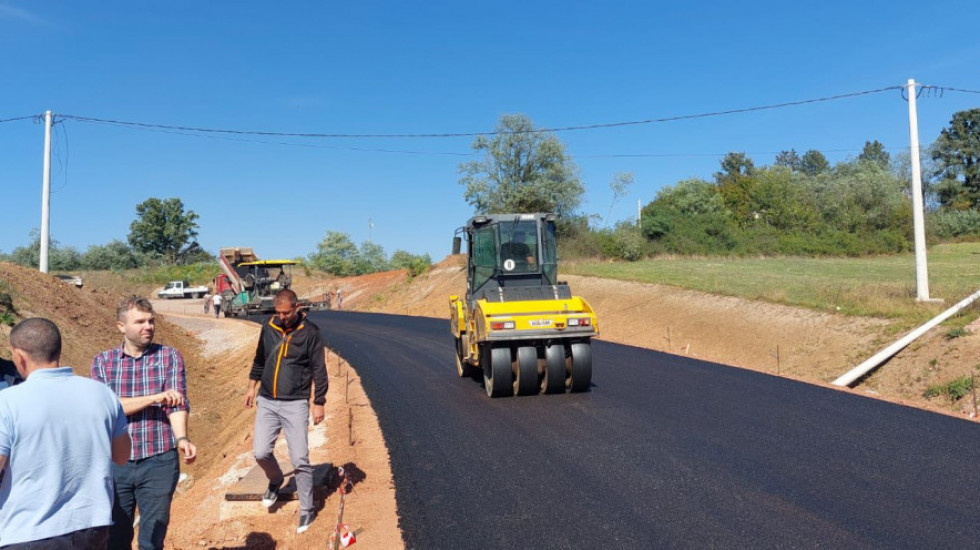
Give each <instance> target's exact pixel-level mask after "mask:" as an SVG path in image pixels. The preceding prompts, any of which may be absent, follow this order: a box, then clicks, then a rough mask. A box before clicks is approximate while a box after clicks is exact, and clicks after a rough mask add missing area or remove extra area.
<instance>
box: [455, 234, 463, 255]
mask: <svg viewBox="0 0 980 550" xmlns="http://www.w3.org/2000/svg"><path fill="white" fill-rule="evenodd" d="M462 247H463V239H461V238H460V237H453V254H459V251H460V250H461V249H462Z"/></svg>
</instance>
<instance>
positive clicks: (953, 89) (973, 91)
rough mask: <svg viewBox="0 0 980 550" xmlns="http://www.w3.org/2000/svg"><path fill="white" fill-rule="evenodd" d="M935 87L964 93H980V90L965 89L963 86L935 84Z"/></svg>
mask: <svg viewBox="0 0 980 550" xmlns="http://www.w3.org/2000/svg"><path fill="white" fill-rule="evenodd" d="M933 87H934V88H939V89H940V90H949V91H951V92H962V93H964V94H980V90H964V89H962V88H947V87H945V86H933Z"/></svg>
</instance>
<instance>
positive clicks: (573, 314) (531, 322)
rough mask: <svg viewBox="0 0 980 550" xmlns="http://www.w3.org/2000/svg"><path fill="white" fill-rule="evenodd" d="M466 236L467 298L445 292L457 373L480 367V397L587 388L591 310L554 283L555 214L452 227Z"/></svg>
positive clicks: (492, 217)
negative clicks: (483, 390) (483, 393)
mask: <svg viewBox="0 0 980 550" xmlns="http://www.w3.org/2000/svg"><path fill="white" fill-rule="evenodd" d="M463 238H465V239H466V243H467V251H466V258H467V261H466V269H467V271H466V296H465V297H460V296H455V295H454V296H450V297H449V310H450V329H451V331H452V334H453V336H454V337H455V341H456V370H457V373H458V374H459V376H460V377H470V376H473V375H474V374H475V373H476V372H477V369H479V370H482V373H483V380H484V383H485V385H486V391H487V395H488V396H490V397H500V396H509V395H532V394H537V393H561V392H565V391H572V392H581V391H587V390H588V389H589V387H590V385H591V382H592V345H591V338H592V337H594V336H597V335H598V325H597V320H596V315H595V312H593V311H592V308H591V307H590V306H589V304H588V302H586V301H585V299H583V298H581V297H578V296H573V295H572V291H571V289H570V288H569V286H568V284H567V283H564V282H561V281H558V260H557V254H556V245H555V215H554V214H488V215H481V216H475V217H473V218H471V219H470V220H469V221H468V222H467V224H466V225H465V226H464V227H461V228H459V229H457V230H456V236H455V237H454V239H453V253H455V254H459V252H460V248H461V244H462V239H463Z"/></svg>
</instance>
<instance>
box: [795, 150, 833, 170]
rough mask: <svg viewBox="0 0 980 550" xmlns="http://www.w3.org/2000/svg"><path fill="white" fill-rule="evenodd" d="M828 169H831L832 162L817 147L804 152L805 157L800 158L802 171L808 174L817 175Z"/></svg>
mask: <svg viewBox="0 0 980 550" xmlns="http://www.w3.org/2000/svg"><path fill="white" fill-rule="evenodd" d="M828 169H830V163H829V162H827V157H825V156H823V153H821V152H820V151H817V150H816V149H810V150H809V151H807V152H806V153H803V158H802V159H800V171H801V172H803V173H804V174H806V175H808V176H815V175H817V174H820V173H822V172H826V171H827V170H828Z"/></svg>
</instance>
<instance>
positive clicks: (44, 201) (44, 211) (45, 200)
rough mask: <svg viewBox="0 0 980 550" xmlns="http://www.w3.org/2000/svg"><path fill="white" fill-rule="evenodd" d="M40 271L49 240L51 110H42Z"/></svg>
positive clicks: (44, 268)
mask: <svg viewBox="0 0 980 550" xmlns="http://www.w3.org/2000/svg"><path fill="white" fill-rule="evenodd" d="M41 180H42V181H41V261H40V268H41V273H47V272H48V243H49V242H50V240H51V111H44V172H43V174H42V176H41Z"/></svg>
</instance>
